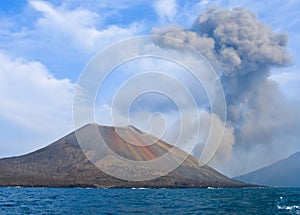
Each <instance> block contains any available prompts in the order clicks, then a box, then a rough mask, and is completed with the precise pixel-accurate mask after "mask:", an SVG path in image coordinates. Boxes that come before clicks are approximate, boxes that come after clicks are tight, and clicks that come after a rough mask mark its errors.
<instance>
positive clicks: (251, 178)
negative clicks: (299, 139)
mask: <svg viewBox="0 0 300 215" xmlns="http://www.w3.org/2000/svg"><path fill="white" fill-rule="evenodd" d="M235 179H236V180H241V181H245V182H248V183H255V184H261V185H266V186H276V187H300V152H297V153H295V154H292V155H291V156H289V157H288V158H286V159H283V160H280V161H278V162H276V163H274V164H272V165H270V166H267V167H264V168H261V169H259V170H256V171H254V172H251V173H248V174H245V175H242V176H238V177H236V178H235Z"/></svg>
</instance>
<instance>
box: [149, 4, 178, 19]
mask: <svg viewBox="0 0 300 215" xmlns="http://www.w3.org/2000/svg"><path fill="white" fill-rule="evenodd" d="M154 9H155V12H156V13H157V15H158V16H159V17H160V18H161V19H168V20H172V19H173V17H174V16H175V15H176V13H177V9H178V5H177V3H176V0H157V1H156V2H155V3H154Z"/></svg>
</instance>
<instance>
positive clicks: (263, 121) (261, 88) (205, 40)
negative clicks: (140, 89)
mask: <svg viewBox="0 0 300 215" xmlns="http://www.w3.org/2000/svg"><path fill="white" fill-rule="evenodd" d="M153 33H154V34H158V35H165V36H170V37H175V38H178V39H180V40H183V41H185V42H186V43H188V44H190V45H192V46H193V47H195V48H197V49H198V50H199V51H200V52H201V53H202V54H203V55H204V56H205V57H206V58H207V59H208V60H209V61H210V63H211V64H212V66H213V67H214V68H215V70H216V71H217V72H218V74H219V75H220V77H221V81H222V85H223V88H224V91H225V95H226V102H227V124H229V126H232V127H233V128H234V136H235V146H234V147H235V150H234V154H233V155H232V158H231V161H229V163H228V167H227V168H226V167H224V166H223V167H222V166H221V164H220V163H219V164H217V163H216V162H215V163H214V161H212V164H211V165H212V166H214V165H215V167H217V168H218V167H219V169H222V168H223V169H222V170H223V172H224V173H227V174H229V175H234V174H239V173H242V172H247V171H250V170H253V169H255V168H258V167H260V166H261V165H266V163H268V162H271V161H273V160H276V156H277V155H278V154H279V153H280V152H281V153H283V154H284V151H285V150H286V151H285V152H286V153H288V152H287V151H288V150H289V149H291V148H289V147H292V148H293V147H295V146H296V147H298V146H297V145H296V141H297V140H298V139H299V138H298V137H300V135H299V134H298V132H297V131H298V130H299V128H300V123H299V121H300V116H299V114H298V112H297V110H296V108H294V106H293V105H291V102H289V101H286V99H285V98H284V95H283V94H281V92H280V90H279V88H278V85H277V83H276V82H274V81H272V80H270V79H269V76H270V69H271V68H272V67H285V66H288V65H290V64H291V63H292V58H291V56H290V55H289V53H288V51H287V49H286V45H287V41H288V38H287V35H286V34H281V33H275V32H274V31H272V29H271V28H270V27H268V26H267V25H265V24H263V23H262V22H260V21H259V20H258V18H257V17H256V16H255V15H254V14H252V13H251V12H249V11H247V10H245V9H234V10H227V9H221V8H211V9H209V10H208V11H207V12H205V13H203V14H201V15H200V16H199V17H198V18H197V19H196V20H195V22H194V24H193V25H192V27H191V28H190V29H188V30H185V29H183V28H181V27H178V26H169V27H165V28H160V29H153ZM160 45H161V46H165V47H172V44H170V43H168V41H167V40H166V41H160ZM299 148H300V147H298V149H299ZM266 152H268V153H266ZM262 155H264V157H263V156H262ZM277 159H278V158H277ZM241 160H244V164H243V162H242V161H241ZM237 161H238V163H239V164H240V165H239V166H238V167H232V165H235V164H236V163H237ZM229 164H230V165H231V167H230V165H229ZM218 165H219V166H218ZM230 169H235V171H231V170H230Z"/></svg>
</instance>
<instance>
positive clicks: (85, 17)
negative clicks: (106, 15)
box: [30, 1, 139, 51]
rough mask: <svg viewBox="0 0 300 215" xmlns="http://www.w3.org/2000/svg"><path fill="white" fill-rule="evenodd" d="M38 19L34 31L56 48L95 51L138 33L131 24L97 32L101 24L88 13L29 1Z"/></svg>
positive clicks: (96, 16)
mask: <svg viewBox="0 0 300 215" xmlns="http://www.w3.org/2000/svg"><path fill="white" fill-rule="evenodd" d="M30 5H31V6H32V8H33V9H35V10H36V11H38V12H40V13H42V17H41V18H39V19H38V21H37V23H36V27H37V32H38V33H39V34H40V35H42V36H43V39H44V40H45V41H46V40H50V41H52V42H54V43H55V44H56V45H59V44H69V45H70V46H73V47H76V48H79V49H81V50H89V51H94V50H97V51H99V49H100V48H103V47H104V46H106V45H108V44H110V43H112V42H116V41H118V40H120V39H124V38H127V37H131V36H133V35H135V34H136V33H137V32H138V27H139V26H138V25H137V24H135V23H133V24H131V25H129V26H128V27H125V28H123V27H119V26H116V25H110V26H108V27H106V28H102V29H98V28H97V27H96V26H99V25H101V22H102V21H103V20H102V19H101V16H100V15H99V14H97V13H94V12H92V11H89V10H85V9H81V8H77V9H74V10H68V9H66V8H64V7H54V6H53V5H51V4H50V3H46V2H42V1H30Z"/></svg>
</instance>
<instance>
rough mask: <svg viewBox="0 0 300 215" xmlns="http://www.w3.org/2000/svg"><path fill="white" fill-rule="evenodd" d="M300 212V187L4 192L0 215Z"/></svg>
mask: <svg viewBox="0 0 300 215" xmlns="http://www.w3.org/2000/svg"><path fill="white" fill-rule="evenodd" d="M216 213H217V214H300V188H244V189H240V188H236V189H82V188H66V189H63V188H58V189H56V188H14V187H7V188H0V214H216Z"/></svg>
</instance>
